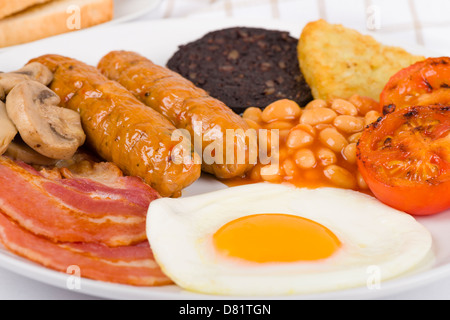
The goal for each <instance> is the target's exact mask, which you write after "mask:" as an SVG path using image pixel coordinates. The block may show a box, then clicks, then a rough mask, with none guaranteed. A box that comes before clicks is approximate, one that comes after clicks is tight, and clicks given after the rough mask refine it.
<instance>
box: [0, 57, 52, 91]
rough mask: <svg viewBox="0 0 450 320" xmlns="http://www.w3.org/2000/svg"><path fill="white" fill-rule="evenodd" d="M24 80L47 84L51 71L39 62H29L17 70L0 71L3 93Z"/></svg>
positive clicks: (0, 83)
mask: <svg viewBox="0 0 450 320" xmlns="http://www.w3.org/2000/svg"><path fill="white" fill-rule="evenodd" d="M25 80H35V81H38V82H40V83H42V84H44V85H46V86H47V85H48V84H50V82H52V80H53V73H52V72H51V71H50V69H49V68H47V67H46V66H44V65H43V64H41V63H39V62H31V63H29V64H27V65H26V66H24V67H23V68H22V69H19V70H17V71H12V72H6V73H0V87H2V88H3V90H4V92H5V94H8V93H9V92H10V91H11V90H12V88H14V86H16V85H18V84H19V83H21V82H22V81H25Z"/></svg>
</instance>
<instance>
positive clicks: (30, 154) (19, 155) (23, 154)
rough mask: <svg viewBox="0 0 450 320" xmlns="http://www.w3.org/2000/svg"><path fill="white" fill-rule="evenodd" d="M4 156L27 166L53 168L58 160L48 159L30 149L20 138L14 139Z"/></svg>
mask: <svg viewBox="0 0 450 320" xmlns="http://www.w3.org/2000/svg"><path fill="white" fill-rule="evenodd" d="M4 155H5V156H8V157H10V158H11V159H13V160H19V161H23V162H25V163H27V164H29V165H38V166H54V165H55V164H56V163H57V162H58V161H59V160H56V159H50V158H48V157H46V156H43V155H42V154H40V153H38V152H36V151H34V150H33V149H31V148H30V147H29V146H28V145H27V144H26V143H25V142H23V140H22V139H20V137H16V138H15V139H14V140H13V141H12V142H11V143H10V144H9V147H8V149H7V150H6V152H5V154H4Z"/></svg>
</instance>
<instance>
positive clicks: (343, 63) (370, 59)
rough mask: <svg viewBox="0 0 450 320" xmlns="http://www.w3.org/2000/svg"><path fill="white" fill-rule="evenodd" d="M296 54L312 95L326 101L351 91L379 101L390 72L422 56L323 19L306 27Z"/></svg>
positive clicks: (348, 93)
mask: <svg viewBox="0 0 450 320" xmlns="http://www.w3.org/2000/svg"><path fill="white" fill-rule="evenodd" d="M297 53H298V59H299V61H300V66H301V70H302V73H303V75H304V77H305V80H306V82H307V83H308V84H309V86H310V87H311V91H312V94H313V96H314V98H315V99H323V100H327V101H328V100H330V99H333V98H343V99H348V98H349V97H351V96H352V95H353V94H359V95H361V96H367V97H370V98H372V99H375V100H376V101H379V96H380V93H381V91H382V90H383V87H384V85H385V84H386V83H387V81H388V80H389V78H390V77H391V76H392V75H394V74H395V73H396V72H398V71H399V70H401V69H403V68H404V67H407V66H409V65H411V64H413V63H415V62H417V61H419V60H423V59H424V57H422V56H417V55H413V54H410V53H408V52H407V51H405V50H404V49H402V48H398V47H392V46H386V45H383V44H381V43H379V42H377V41H376V40H375V39H374V38H373V37H371V36H369V35H363V34H361V33H359V32H358V31H356V30H353V29H348V28H346V27H344V26H342V25H338V24H330V23H328V22H326V21H325V20H322V19H321V20H317V21H313V22H310V23H308V24H307V25H306V26H305V28H304V29H303V31H302V34H301V36H300V39H299V42H298V46H297Z"/></svg>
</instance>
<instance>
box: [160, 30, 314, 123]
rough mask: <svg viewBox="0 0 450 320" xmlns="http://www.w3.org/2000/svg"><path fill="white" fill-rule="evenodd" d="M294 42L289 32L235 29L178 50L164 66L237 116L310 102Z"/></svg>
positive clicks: (294, 39) (212, 34) (214, 32)
mask: <svg viewBox="0 0 450 320" xmlns="http://www.w3.org/2000/svg"><path fill="white" fill-rule="evenodd" d="M297 43H298V39H296V38H294V37H292V36H290V35H289V33H288V32H284V31H278V30H266V29H262V28H249V27H234V28H228V29H222V30H218V31H213V32H210V33H208V34H206V35H205V36H203V37H202V38H201V39H198V40H196V41H193V42H191V43H188V44H185V45H182V46H180V47H179V49H178V51H177V52H176V53H175V54H174V55H173V56H172V57H171V58H170V59H169V61H168V63H167V67H168V68H169V69H171V70H173V71H175V72H178V73H179V74H181V75H182V76H183V77H185V78H187V79H189V80H191V81H192V82H193V83H194V84H195V85H196V86H198V87H200V88H202V89H204V90H205V91H207V92H208V93H209V94H210V95H211V96H212V97H214V98H216V99H219V100H221V101H222V102H224V103H225V104H226V105H227V106H229V107H230V108H231V109H233V111H234V112H236V113H238V114H241V113H242V112H243V111H244V110H245V109H246V108H248V107H258V108H261V109H264V108H265V107H266V106H267V105H269V104H270V103H272V102H274V101H276V100H279V99H291V100H294V101H296V102H297V103H298V104H299V105H300V106H301V107H303V106H305V105H306V104H307V103H308V102H309V101H311V100H312V99H313V97H312V94H311V90H310V88H309V86H308V84H307V83H306V81H305V79H304V78H303V75H302V73H301V71H300V66H299V62H298V58H297Z"/></svg>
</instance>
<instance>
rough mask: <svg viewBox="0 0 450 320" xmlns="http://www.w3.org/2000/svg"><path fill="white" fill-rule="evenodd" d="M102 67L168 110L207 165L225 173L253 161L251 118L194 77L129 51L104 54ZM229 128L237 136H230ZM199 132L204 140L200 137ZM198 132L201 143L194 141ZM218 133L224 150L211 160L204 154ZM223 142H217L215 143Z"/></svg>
mask: <svg viewBox="0 0 450 320" xmlns="http://www.w3.org/2000/svg"><path fill="white" fill-rule="evenodd" d="M98 69H99V70H100V71H101V72H102V73H103V74H104V75H105V76H107V77H108V78H110V79H112V80H115V81H118V82H119V83H120V84H122V85H123V86H124V87H125V88H127V89H128V90H129V91H131V92H132V93H133V94H134V95H135V96H136V97H137V98H138V99H139V100H140V101H142V102H143V103H144V104H146V105H147V106H149V107H151V108H152V109H154V110H156V111H158V112H159V113H161V114H162V115H164V116H165V117H166V118H168V119H169V120H170V121H171V122H172V123H173V124H174V125H175V126H176V127H177V128H179V129H186V130H188V132H189V133H190V136H191V139H192V140H193V144H194V145H195V148H196V151H197V152H198V153H199V154H202V155H203V161H202V169H203V171H205V172H208V173H211V174H213V175H215V176H216V177H218V178H224V179H227V178H233V177H237V176H242V175H243V174H244V173H245V172H247V171H248V170H250V169H251V168H252V167H253V164H252V163H251V162H252V161H251V160H249V149H250V148H249V144H250V143H249V138H248V137H249V136H251V132H250V131H247V130H248V129H250V128H249V126H248V124H247V122H245V121H244V120H243V119H242V118H241V117H240V116H239V115H237V114H236V113H234V112H233V111H232V110H231V109H230V108H228V107H227V106H226V105H225V104H224V103H222V102H221V101H219V100H217V99H214V98H212V97H211V96H209V95H208V94H207V93H206V91H204V90H203V89H200V88H198V87H196V86H195V85H194V84H193V83H192V82H191V81H189V80H187V79H185V78H183V77H182V76H181V75H179V74H178V73H175V72H173V71H171V70H169V69H167V68H165V67H162V66H159V65H156V64H154V63H153V62H152V61H150V60H149V59H147V58H145V57H143V56H141V55H139V54H137V53H135V52H129V51H113V52H110V53H109V54H107V55H106V56H105V57H103V58H102V59H101V61H100V62H99V64H98ZM227 130H229V131H228V132H229V134H230V135H231V134H233V135H234V137H231V138H230V137H229V136H227ZM231 130H232V131H231ZM200 132H201V133H202V136H201V138H200V139H201V140H200V139H199V138H198V137H199V134H200ZM230 132H232V133H230ZM249 132H250V134H249ZM196 137H197V140H196V141H198V140H200V143H199V144H197V143H195V141H194V140H195V139H196ZM215 139H217V140H216V142H217V141H220V140H219V139H222V147H221V148H218V149H220V150H221V151H223V152H222V153H221V154H220V155H218V154H215V155H213V156H214V159H213V160H211V159H209V160H208V161H207V160H206V158H205V155H208V156H209V155H210V153H209V151H211V143H212V141H213V140H215ZM227 139H228V140H227ZM227 141H228V144H227ZM230 141H234V142H233V143H230ZM200 144H201V146H199V145H200ZM219 144H220V143H218V142H217V144H216V146H217V145H219ZM208 146H209V148H208ZM199 149H200V150H199ZM225 150H227V151H228V152H229V153H228V154H227V152H226V151H225ZM215 151H217V150H215ZM213 153H214V152H213ZM230 154H231V156H230ZM222 155H223V156H222ZM243 159H244V160H243Z"/></svg>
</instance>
